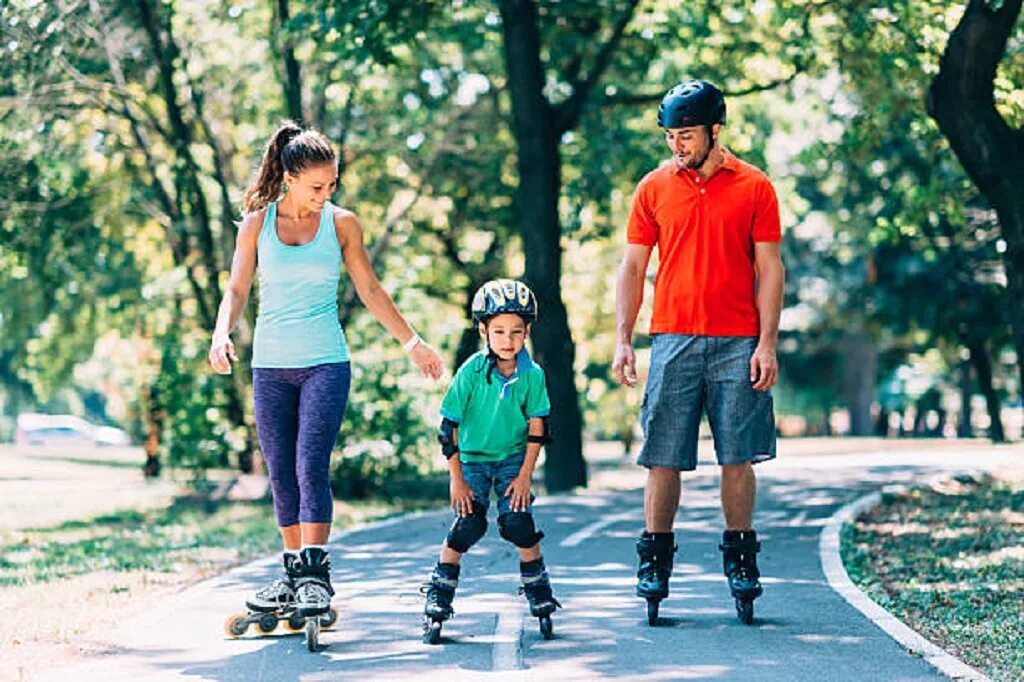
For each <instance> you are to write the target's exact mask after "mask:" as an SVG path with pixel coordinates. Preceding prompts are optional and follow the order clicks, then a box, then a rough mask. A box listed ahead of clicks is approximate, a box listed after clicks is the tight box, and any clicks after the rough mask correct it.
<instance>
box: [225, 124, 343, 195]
mask: <svg viewBox="0 0 1024 682" xmlns="http://www.w3.org/2000/svg"><path fill="white" fill-rule="evenodd" d="M335 162H336V157H335V155H334V149H333V148H332V147H331V143H330V142H329V141H328V140H327V138H326V137H324V135H323V133H321V132H319V131H317V130H313V129H312V128H305V129H303V128H302V126H300V125H299V124H298V123H296V122H295V121H284V122H283V123H282V124H281V125H280V127H279V128H278V129H277V130H276V131H275V132H274V134H273V135H271V136H270V141H269V142H268V143H267V150H266V151H265V152H264V153H263V161H262V162H261V163H260V166H259V168H257V169H256V172H254V173H253V175H252V179H251V180H250V181H249V186H248V187H247V188H246V190H245V194H244V195H243V197H242V204H243V208H244V210H245V212H246V213H252V212H253V211H258V210H260V209H262V208H265V207H266V206H267V204H269V203H270V202H272V201H276V200H277V199H278V197H280V196H281V186H282V185H283V184H284V174H285V172H286V171H287V172H288V173H291V174H292V175H298V174H299V173H301V172H302V171H304V170H306V169H307V168H309V167H310V166H319V165H321V164H325V163H335Z"/></svg>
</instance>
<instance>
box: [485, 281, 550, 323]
mask: <svg viewBox="0 0 1024 682" xmlns="http://www.w3.org/2000/svg"><path fill="white" fill-rule="evenodd" d="M472 309H473V310H472V312H473V322H474V323H477V324H479V323H480V322H487V321H488V320H489V319H491V318H492V317H494V316H495V315H502V314H504V313H512V314H514V315H519V316H520V317H522V318H523V319H524V320H525V321H526V322H527V323H529V322H533V321H534V320H536V319H537V297H536V296H534V295H533V292H532V291H530V287H528V286H526V285H525V284H523V283H522V282H520V281H519V280H517V279H492V280H491V281H490V282H487V283H486V284H484V285H483V286H482V287H480V288H479V289H477V290H476V294H475V295H474V296H473V306H472Z"/></svg>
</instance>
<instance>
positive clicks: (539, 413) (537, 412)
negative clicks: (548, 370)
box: [526, 367, 551, 419]
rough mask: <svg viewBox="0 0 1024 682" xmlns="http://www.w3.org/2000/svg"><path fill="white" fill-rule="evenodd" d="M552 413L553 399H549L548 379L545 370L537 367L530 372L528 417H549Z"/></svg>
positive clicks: (527, 400)
mask: <svg viewBox="0 0 1024 682" xmlns="http://www.w3.org/2000/svg"><path fill="white" fill-rule="evenodd" d="M549 414H551V401H550V400H549V399H548V387H547V381H546V380H545V378H544V370H542V369H541V368H540V367H535V368H534V371H532V372H531V373H530V386H529V388H528V389H527V391H526V417H527V418H528V419H533V418H534V417H547V416H548V415H549Z"/></svg>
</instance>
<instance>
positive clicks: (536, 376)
mask: <svg viewBox="0 0 1024 682" xmlns="http://www.w3.org/2000/svg"><path fill="white" fill-rule="evenodd" d="M488 368H493V371H491V372H490V373H489V374H490V381H488V379H487V377H488V371H487V370H488ZM550 412H551V402H550V401H549V400H548V389H547V386H546V385H545V382H544V370H542V369H541V368H540V365H537V364H535V363H534V362H533V360H532V359H531V358H530V354H529V353H528V352H527V351H526V349H525V348H523V349H522V350H521V351H519V354H518V355H517V356H516V369H515V371H514V372H512V375H511V376H509V377H503V376H502V375H501V373H500V372H499V371H498V368H497V367H495V366H494V360H492V359H488V357H487V353H486V352H484V351H480V352H478V353H476V354H474V355H473V356H472V357H470V358H469V359H468V360H466V362H465V363H463V365H462V367H459V371H458V372H456V373H455V378H454V379H453V380H452V385H451V386H449V387H448V392H447V393H445V395H444V400H443V401H441V416H442V417H445V418H446V419H451V420H452V421H453V422H456V423H457V424H458V425H459V459H460V460H462V461H463V462H500V461H501V460H503V459H505V458H506V457H511V456H513V455H518V454H521V453H523V452H526V436H527V431H528V429H529V424H530V419H532V418H534V417H546V416H548V414H549V413H550Z"/></svg>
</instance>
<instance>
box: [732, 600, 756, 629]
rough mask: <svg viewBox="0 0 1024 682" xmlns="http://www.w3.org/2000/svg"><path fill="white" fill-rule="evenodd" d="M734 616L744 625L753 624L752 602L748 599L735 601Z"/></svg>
mask: <svg viewBox="0 0 1024 682" xmlns="http://www.w3.org/2000/svg"><path fill="white" fill-rule="evenodd" d="M736 615H737V616H739V617H740V620H741V621H742V622H743V623H744V624H745V625H750V624H751V623H753V622H754V602H753V601H751V600H749V599H737V600H736Z"/></svg>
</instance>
